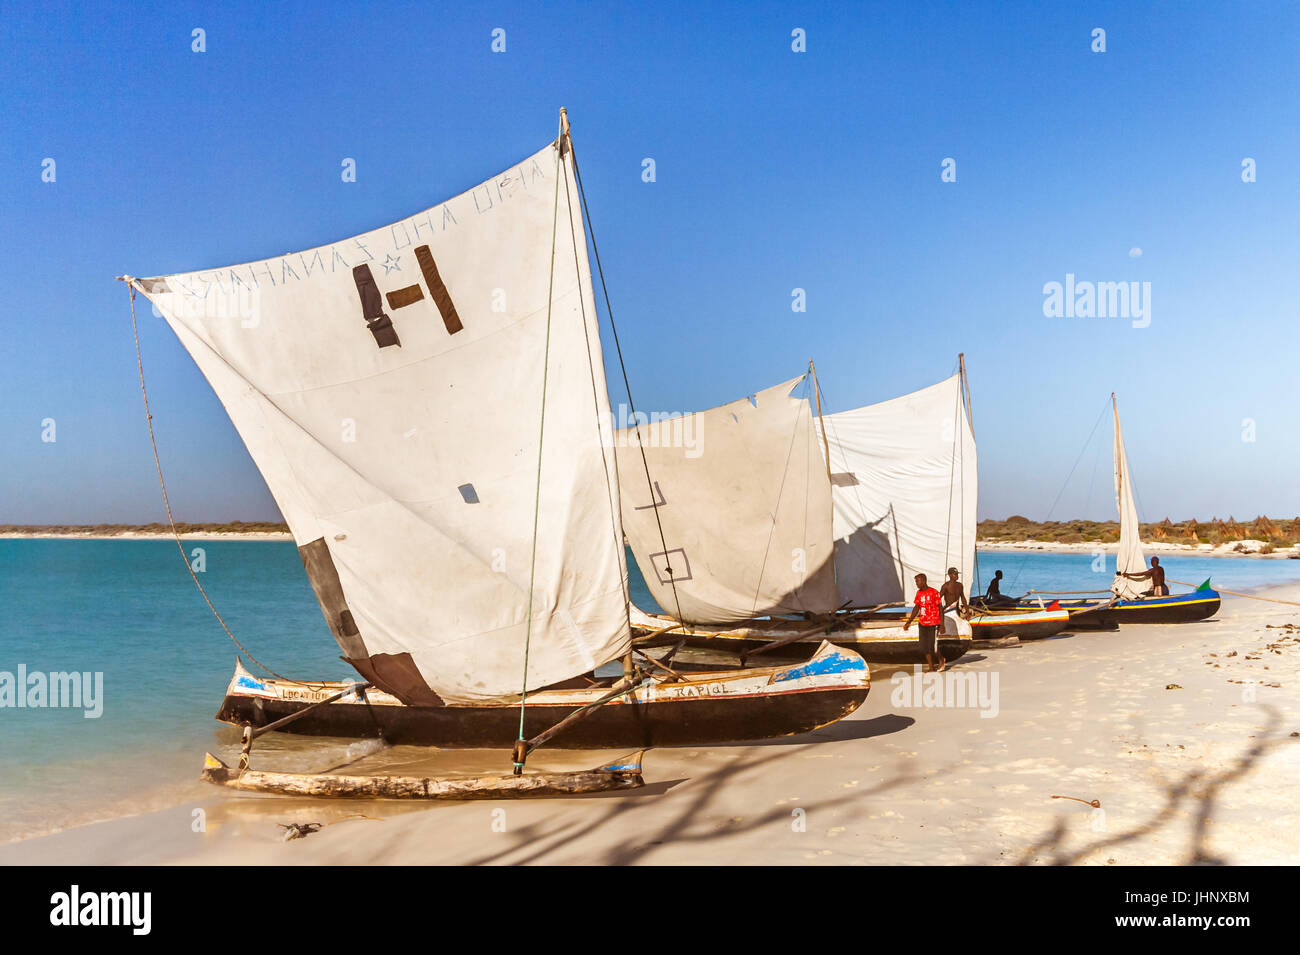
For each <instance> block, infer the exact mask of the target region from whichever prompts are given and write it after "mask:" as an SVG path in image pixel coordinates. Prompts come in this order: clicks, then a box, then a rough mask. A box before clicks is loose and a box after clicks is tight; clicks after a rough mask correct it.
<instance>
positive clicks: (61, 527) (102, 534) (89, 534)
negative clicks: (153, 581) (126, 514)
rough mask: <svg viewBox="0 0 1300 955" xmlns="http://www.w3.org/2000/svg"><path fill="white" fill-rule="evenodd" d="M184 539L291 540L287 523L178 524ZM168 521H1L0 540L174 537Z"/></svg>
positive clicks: (291, 536) (156, 538)
mask: <svg viewBox="0 0 1300 955" xmlns="http://www.w3.org/2000/svg"><path fill="white" fill-rule="evenodd" d="M176 531H177V533H178V534H179V536H180V538H181V539H182V540H235V541H291V540H293V535H292V534H290V533H289V526H288V525H287V524H277V523H274V522H272V521H249V522H245V521H231V522H229V523H224V524H177V525H176ZM172 538H173V535H172V529H171V528H170V527H169V526H168V525H166V524H48V525H42V524H0V540H172Z"/></svg>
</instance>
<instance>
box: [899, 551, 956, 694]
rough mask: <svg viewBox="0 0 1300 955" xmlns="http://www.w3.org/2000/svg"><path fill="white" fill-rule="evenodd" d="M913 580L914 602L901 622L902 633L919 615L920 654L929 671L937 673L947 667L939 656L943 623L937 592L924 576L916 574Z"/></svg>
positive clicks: (945, 662)
mask: <svg viewBox="0 0 1300 955" xmlns="http://www.w3.org/2000/svg"><path fill="white" fill-rule="evenodd" d="M914 579H915V580H916V600H915V602H914V603H913V604H912V612H911V613H909V614H908V615H907V620H905V621H904V622H903V632H904V633H906V632H907V629H908V628H909V627H910V626H912V621H913V620H915V619H916V616H917V614H920V615H921V652H922V653H924V654H925V662H926V664H927V665H928V666H929V667H930V671H931V672H932V673H938V672H939V671H941V670H943V669H944V667H946V666H947V665H948V664H947V661H946V660H944V658H943V657H942V656H940V655H939V625H940V624H941V623H943V614H941V613H940V612H939V601H940V597H939V591H937V590H935V589H934V588H933V587H931V586H930V585H929V584H928V583H927V582H926V579H925V574H917V575H916V577H915V578H914ZM935 661H938V662H937V663H936V662H935Z"/></svg>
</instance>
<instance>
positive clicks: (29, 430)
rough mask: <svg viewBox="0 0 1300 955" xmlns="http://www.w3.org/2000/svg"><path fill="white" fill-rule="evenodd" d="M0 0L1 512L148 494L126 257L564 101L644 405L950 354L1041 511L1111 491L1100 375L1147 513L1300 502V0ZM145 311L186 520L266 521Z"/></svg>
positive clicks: (257, 216) (539, 137)
mask: <svg viewBox="0 0 1300 955" xmlns="http://www.w3.org/2000/svg"><path fill="white" fill-rule="evenodd" d="M2 17H3V24H4V29H3V33H2V34H0V88H2V89H3V93H2V94H0V123H2V127H0V132H2V133H3V135H2V136H0V200H2V201H3V209H4V226H3V228H2V229H0V261H3V263H4V266H3V267H4V279H5V282H4V285H5V288H6V290H7V295H8V301H9V304H8V307H7V309H6V317H5V319H4V325H3V328H4V332H5V347H4V357H5V361H4V374H3V378H2V380H0V402H3V414H2V415H0V444H2V446H3V448H4V450H5V468H4V472H3V476H2V477H0V523H71V522H100V521H128V522H137V521H151V520H159V519H162V515H163V512H162V505H161V502H160V499H159V495H158V488H157V481H156V477H155V474H154V468H153V460H152V456H151V454H150V451H149V444H148V436H147V432H146V430H145V423H144V418H143V412H142V408H141V404H140V395H139V387H138V383H137V380H136V370H135V355H134V349H133V345H132V342H131V334H130V322H129V316H128V312H127V301H126V293H125V291H124V289H123V288H122V286H121V285H120V283H116V282H114V281H113V277H114V276H116V275H119V274H121V273H123V272H130V273H132V274H136V275H155V274H163V273H169V272H176V271H183V270H190V269H198V268H204V267H209V266H219V265H226V264H230V263H233V262H240V261H246V260H249V259H256V258H261V257H264V256H270V255H273V254H278V253H282V252H286V251H289V250H294V249H301V248H308V247H311V246H315V245H319V244H322V243H326V242H329V241H331V240H334V239H337V238H341V237H345V236H348V235H352V234H354V233H358V232H361V231H364V230H367V229H370V228H374V227H375V226H378V225H381V224H383V223H386V222H389V221H392V220H395V219H397V218H400V217H402V216H404V215H407V214H409V213H412V212H414V211H416V210H419V209H422V208H425V207H427V206H430V205H432V204H434V203H435V202H437V201H438V200H440V199H443V198H445V197H447V196H450V195H452V194H455V193H458V192H460V191H461V190H463V189H465V188H468V187H469V186H471V185H474V184H476V183H477V182H479V181H481V180H483V179H485V178H487V177H488V176H490V175H492V174H493V173H495V172H496V171H498V170H500V169H502V168H505V167H506V166H508V165H510V164H511V163H512V162H514V161H515V160H517V159H519V158H521V157H523V156H525V155H527V154H529V153H531V152H533V151H534V150H536V149H538V148H539V147H540V146H541V145H543V144H544V143H546V142H548V141H549V140H550V139H552V138H553V137H554V134H555V124H556V111H557V108H558V107H559V106H561V105H563V106H566V107H568V109H569V113H570V117H571V119H572V123H573V136H574V141H575V145H576V149H577V151H578V155H579V157H580V159H581V163H582V169H583V175H584V181H585V185H586V188H587V195H588V199H589V200H590V203H591V206H592V213H593V216H594V221H595V229H596V237H597V240H598V241H599V243H600V249H601V255H602V258H603V260H604V264H605V269H606V275H607V278H608V279H609V282H610V291H611V295H612V298H613V301H614V307H615V316H616V318H617V320H618V323H619V329H620V334H621V336H622V339H623V347H624V352H625V354H626V356H627V358H628V370H629V374H630V376H631V380H632V385H633V390H634V396H635V398H636V401H637V404H638V406H639V407H641V408H645V409H663V410H672V411H683V410H686V411H689V410H694V409H698V408H704V407H709V406H713V405H716V404H719V403H722V402H724V401H728V400H732V399H734V398H737V397H740V396H742V395H744V394H748V393H751V392H753V391H755V390H758V389H761V388H763V387H766V386H768V385H771V384H774V383H776V382H779V381H781V380H784V379H786V378H789V377H792V376H794V375H796V374H798V373H799V372H800V370H801V369H802V368H803V367H804V366H805V363H806V361H807V359H808V358H809V357H813V358H815V359H816V361H817V367H818V372H819V375H820V378H821V382H822V387H823V391H824V393H825V395H826V398H827V399H828V402H829V408H828V409H827V410H838V409H843V408H849V407H853V406H856V405H860V404H864V403H868V402H873V401H878V400H882V399H885V398H888V397H891V396H894V395H896V394H900V393H902V392H905V391H909V390H912V389H915V388H918V387H922V386H924V385H926V384H929V383H932V382H933V381H936V380H938V379H940V378H942V377H944V376H946V375H947V374H949V373H950V372H951V371H952V370H953V368H954V366H955V362H956V354H957V352H959V351H964V352H965V353H966V356H967V364H968V367H969V370H970V374H971V387H972V406H973V410H974V417H975V429H976V437H977V439H978V441H979V446H980V479H981V493H980V498H981V499H980V512H981V516H982V517H1002V516H1006V515H1007V514H1009V513H1022V514H1026V515H1028V516H1031V517H1036V518H1043V517H1047V516H1049V509H1051V508H1052V504H1053V501H1054V500H1056V499H1057V497H1058V494H1059V495H1060V501H1059V503H1057V504H1056V507H1055V510H1054V511H1052V512H1051V514H1050V516H1052V517H1055V518H1068V517H1076V516H1087V517H1098V518H1109V517H1113V516H1114V505H1113V498H1112V497H1111V492H1110V487H1109V485H1110V474H1109V441H1110V430H1109V422H1108V421H1103V422H1102V425H1101V426H1100V427H1099V428H1098V429H1097V432H1096V434H1095V435H1094V437H1093V443H1092V444H1091V445H1089V446H1087V447H1086V448H1085V440H1086V439H1087V437H1088V435H1089V432H1090V431H1091V429H1092V428H1093V425H1094V423H1095V422H1096V421H1097V417H1098V415H1099V413H1101V412H1102V410H1103V408H1104V407H1105V406H1106V404H1107V401H1108V397H1109V394H1110V392H1111V391H1112V390H1113V391H1116V392H1118V394H1119V396H1120V410H1121V412H1122V414H1123V415H1124V427H1125V435H1126V439H1127V444H1128V452H1129V460H1130V463H1131V465H1132V467H1133V470H1134V475H1135V481H1136V486H1137V488H1138V492H1139V508H1140V511H1141V516H1142V517H1143V519H1148V520H1150V519H1157V520H1158V519H1160V518H1162V517H1165V516H1166V515H1168V516H1171V517H1173V518H1175V519H1179V518H1183V517H1190V516H1195V517H1198V518H1201V519H1208V518H1209V517H1210V516H1212V515H1216V514H1217V515H1219V516H1222V517H1226V516H1228V515H1229V514H1233V515H1234V516H1236V517H1237V518H1239V519H1240V518H1248V517H1254V516H1255V514H1256V513H1259V512H1266V513H1269V514H1271V515H1274V516H1287V517H1290V516H1294V515H1296V514H1298V513H1300V498H1298V496H1297V494H1296V493H1295V491H1294V490H1293V488H1294V485H1295V481H1294V478H1293V474H1294V473H1295V472H1296V471H1297V468H1298V467H1300V441H1297V440H1296V427H1295V424H1294V415H1295V412H1294V410H1293V400H1292V392H1293V390H1294V385H1295V382H1296V380H1297V372H1296V370H1295V368H1296V358H1295V354H1296V348H1295V346H1296V343H1297V334H1296V331H1295V328H1296V324H1297V319H1298V318H1300V316H1298V315H1297V311H1298V308H1300V307H1298V305H1297V299H1296V297H1295V295H1294V294H1293V293H1294V287H1295V282H1296V265H1297V263H1298V262H1300V226H1298V225H1297V224H1298V223H1300V190H1297V187H1296V171H1295V165H1296V159H1297V156H1300V115H1298V114H1300V88H1298V87H1300V84H1298V83H1297V77H1298V75H1300V29H1298V27H1300V7H1297V6H1296V5H1294V4H1288V3H1268V2H1262V3H1252V4H1248V5H1240V4H1228V3H1224V4H1203V3H1201V4H1198V3H1141V4H1134V3H1121V4H1069V5H1065V4H1041V3H1025V4H996V5H994V4H975V3H953V4H937V3H901V2H896V3H888V4H853V5H844V6H843V7H842V8H839V7H836V6H831V5H822V4H817V5H798V4H752V3H747V4H734V5H725V4H709V5H708V6H707V8H697V9H692V8H691V7H689V6H673V5H664V4H543V3H529V4H519V5H510V4H485V5H481V6H479V5H473V6H471V5H465V4H433V3H419V4H386V3H373V4H343V3H336V4H328V3H323V4H315V5H312V6H310V7H307V6H305V5H304V8H303V9H302V10H300V11H296V12H295V11H293V10H289V9H282V8H280V7H278V6H267V5H262V4H252V3H247V4H244V3H230V4H224V5H223V9H222V10H221V12H211V11H208V10H205V9H204V8H203V7H202V6H200V5H191V4H184V3H167V4H157V5H154V6H153V7H152V8H150V7H149V6H148V5H141V6H139V7H138V8H134V9H133V10H132V12H131V13H130V14H129V15H127V14H124V13H123V12H122V10H121V9H120V8H110V7H109V6H108V5H104V6H103V8H102V9H99V10H98V11H95V10H93V9H92V10H89V11H88V10H86V9H83V8H82V7H80V6H76V7H74V6H72V5H62V6H60V5H50V6H48V7H42V8H40V9H35V8H33V9H20V8H17V7H16V6H14V5H11V4H6V5H5V6H4V8H3V13H2ZM196 27H201V28H203V29H204V30H205V31H206V42H207V51H206V52H204V53H195V52H192V51H191V30H193V29H194V28H196ZM497 27H500V28H503V29H505V30H506V43H507V48H506V52H505V53H500V54H494V53H492V52H491V50H490V43H491V39H492V38H491V32H492V30H493V29H494V28H497ZM1098 27H1100V28H1103V29H1104V30H1105V31H1106V51H1105V52H1104V53H1094V52H1092V50H1091V48H1090V47H1091V44H1092V31H1093V29H1094V28H1098ZM795 28H802V29H804V30H805V31H806V35H807V52H805V53H795V52H793V51H792V50H791V31H792V30H793V29H795ZM46 157H50V158H53V159H54V160H55V162H56V164H57V165H56V175H57V179H56V181H55V182H54V183H46V182H42V179H41V172H42V161H43V159H45V158H46ZM344 157H352V158H355V159H356V160H357V182H355V183H343V182H341V180H340V175H339V171H340V162H341V160H342V159H343V158H344ZM646 157H650V158H653V159H654V160H655V163H656V173H657V181H656V182H654V183H645V182H643V181H642V179H641V170H642V160H643V159H644V158H646ZM948 157H951V158H953V159H955V160H956V163H957V166H956V169H957V181H956V182H950V183H945V182H942V181H941V178H940V173H941V163H942V161H943V160H944V159H945V158H948ZM1247 157H1249V158H1252V159H1254V160H1255V163H1256V170H1257V181H1255V182H1252V183H1244V182H1243V181H1242V175H1241V173H1242V161H1243V159H1245V158H1247ZM1134 249H1141V255H1140V256H1134V255H1132V254H1131V250H1134ZM1067 273H1072V274H1074V275H1076V276H1077V278H1078V279H1079V280H1081V281H1082V280H1090V281H1105V282H1140V283H1141V282H1149V283H1151V285H1150V287H1151V302H1150V306H1151V323H1150V326H1149V327H1146V328H1134V327H1132V323H1131V322H1130V321H1128V320H1125V319H1120V318H1108V319H1083V318H1048V317H1045V316H1044V314H1043V300H1044V295H1043V285H1044V283H1047V282H1051V281H1057V282H1064V281H1065V276H1066V274H1067ZM794 288H803V289H805V290H806V294H807V311H806V312H805V313H795V312H792V311H791V307H790V303H791V290H792V289H794ZM141 318H142V336H143V344H144V354H145V365H146V371H147V374H148V380H149V385H150V394H151V399H152V401H153V406H154V408H153V410H154V415H155V424H156V426H157V430H158V437H159V444H160V448H161V451H162V455H163V464H164V468H165V470H166V473H167V478H168V485H169V489H170V490H171V492H172V501H173V505H174V507H175V509H176V512H177V516H178V519H182V520H194V521H199V520H234V519H244V520H259V519H272V518H275V517H276V516H277V512H276V510H275V505H274V503H273V502H272V500H271V498H270V495H269V494H268V493H267V491H266V489H265V487H264V485H263V484H262V481H261V479H260V477H259V476H258V474H257V472H256V470H255V469H254V467H253V466H252V463H251V461H250V460H249V458H248V456H247V453H246V452H245V451H244V449H243V446H242V444H241V443H240V442H239V439H238V437H237V436H236V435H235V432H234V430H233V428H232V427H231V426H230V423H229V421H228V420H227V419H226V417H225V414H224V412H223V411H222V409H221V407H220V405H219V404H218V402H217V401H216V399H215V397H214V396H213V395H212V393H211V391H210V390H209V389H208V387H207V384H206V383H205V382H204V380H203V378H202V376H201V375H200V374H199V372H198V371H197V369H196V368H195V367H194V365H193V364H192V363H191V362H190V360H189V358H188V357H187V356H186V355H185V353H184V352H183V350H182V349H181V348H180V346H179V345H178V344H177V342H176V341H175V339H174V337H173V336H172V334H171V332H170V331H169V330H168V329H167V328H166V326H165V325H164V323H163V322H162V321H161V320H160V319H157V318H154V317H153V316H152V315H151V313H150V312H149V310H148V309H147V308H146V309H144V311H143V313H142V315H141ZM606 357H607V359H608V360H609V361H611V362H612V360H613V349H612V348H607V356H606ZM614 372H616V369H615V368H613V366H612V364H611V376H610V380H611V397H612V399H613V401H614V403H615V404H616V405H617V403H618V402H619V401H621V400H623V399H624V395H623V393H622V386H621V384H620V383H619V379H618V377H617V375H616V374H615V373H614ZM47 418H52V419H54V421H55V423H56V429H57V430H56V437H57V440H56V441H54V442H53V443H49V442H43V441H42V440H41V434H42V421H43V420H44V419H47ZM1245 419H1250V420H1251V421H1253V422H1254V437H1255V440H1254V441H1243V439H1242V438H1243V428H1244V425H1243V422H1244V421H1245ZM1081 452H1082V457H1080V453H1081ZM1076 459H1078V460H1079V462H1080V463H1079V465H1078V469H1077V470H1076V472H1075V474H1074V478H1073V479H1072V480H1071V481H1070V482H1069V483H1068V484H1065V482H1066V475H1067V474H1068V473H1069V472H1070V469H1071V466H1072V465H1073V464H1074V462H1075V461H1076ZM1063 485H1065V486H1064V490H1062V488H1063Z"/></svg>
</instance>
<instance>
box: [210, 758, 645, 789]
mask: <svg viewBox="0 0 1300 955" xmlns="http://www.w3.org/2000/svg"><path fill="white" fill-rule="evenodd" d="M200 778H201V779H202V780H203V781H204V782H208V783H212V784H214V785H217V786H225V787H226V788H227V789H237V790H240V791H241V792H258V793H273V794H276V795H280V796H312V797H317V798H318V797H322V796H324V797H330V798H340V799H519V798H523V797H526V796H569V795H574V794H577V793H597V792H611V791H615V790H620V789H637V788H639V787H641V786H644V785H645V779H644V778H643V777H642V775H641V754H640V753H636V754H634V755H632V756H628V757H625V758H624V759H621V760H617V761H616V762H614V763H610V764H608V765H605V766H601V767H599V768H598V769H592V770H589V771H587V772H577V773H534V772H525V773H521V774H520V775H518V776H514V775H510V776H442V777H418V776H342V775H335V774H333V773H273V772H262V771H260V770H255V769H247V770H244V771H243V772H242V773H241V772H240V771H239V770H237V769H232V768H231V767H229V766H227V765H226V764H225V763H223V762H222V761H221V760H219V759H217V758H216V757H215V756H213V755H212V754H211V753H208V754H207V755H206V757H205V759H204V762H203V772H202V774H201V776H200Z"/></svg>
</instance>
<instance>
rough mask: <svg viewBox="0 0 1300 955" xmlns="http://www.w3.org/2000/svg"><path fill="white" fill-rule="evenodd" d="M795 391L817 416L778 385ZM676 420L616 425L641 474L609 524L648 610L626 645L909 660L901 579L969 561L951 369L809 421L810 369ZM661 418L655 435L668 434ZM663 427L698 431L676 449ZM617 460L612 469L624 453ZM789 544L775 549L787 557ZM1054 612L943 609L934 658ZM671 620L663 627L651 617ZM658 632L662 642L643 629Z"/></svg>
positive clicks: (623, 475)
mask: <svg viewBox="0 0 1300 955" xmlns="http://www.w3.org/2000/svg"><path fill="white" fill-rule="evenodd" d="M800 386H804V390H808V389H809V386H811V390H812V391H813V394H814V395H815V396H816V405H817V411H816V413H815V414H814V411H813V402H812V401H810V400H808V399H807V398H806V397H797V396H796V395H795V394H794V392H796V391H798V390H799V389H800ZM688 417H689V419H690V420H687V421H685V422H683V421H681V420H679V419H670V420H669V421H664V422H658V423H652V424H650V425H648V426H646V425H642V426H641V427H640V429H639V431H638V432H637V433H636V434H634V433H633V429H625V430H624V431H622V432H620V433H619V438H620V443H621V444H623V443H632V442H634V441H638V440H639V441H640V443H641V444H642V445H643V447H644V455H645V463H646V466H647V468H648V470H649V472H650V474H651V476H652V479H653V482H654V485H653V486H654V498H653V500H648V501H640V502H638V503H639V506H638V507H636V508H635V509H634V512H633V513H634V515H635V516H633V517H631V518H629V519H628V520H627V522H626V523H625V528H626V529H627V532H628V541H629V544H630V546H631V549H632V552H633V554H634V556H635V557H636V560H637V563H638V565H639V566H640V568H641V571H642V573H643V575H644V576H645V578H646V581H647V584H648V586H649V588H650V590H651V593H652V595H653V596H654V598H655V600H656V601H657V602H658V603H659V606H660V607H662V608H664V610H665V613H664V614H662V615H651V614H644V613H643V614H641V616H640V617H639V618H634V621H633V623H634V629H635V632H636V633H637V634H638V635H639V636H640V637H641V639H642V640H647V641H649V640H655V641H656V642H659V643H671V642H673V641H674V640H675V639H682V638H684V639H685V641H686V643H687V645H688V646H692V647H698V648H705V649H713V650H722V651H728V652H732V653H735V654H736V655H738V656H740V657H741V658H742V659H745V658H747V657H750V656H755V655H757V654H760V653H765V654H770V655H771V656H772V657H778V656H802V657H807V656H808V655H809V654H810V653H812V652H813V651H814V650H815V649H816V648H817V646H818V645H819V644H820V642H821V641H822V640H824V639H825V640H830V641H832V642H833V643H835V644H836V645H837V646H842V647H847V648H851V649H853V650H854V651H856V652H857V653H859V654H861V655H862V656H863V658H864V659H866V660H868V661H870V662H872V663H882V664H906V663H921V662H923V661H924V654H923V652H922V649H921V644H920V639H919V635H918V633H917V631H916V630H907V631H905V630H904V629H903V627H902V616H903V615H904V614H905V613H906V609H907V603H906V602H907V601H909V600H910V599H911V598H912V597H913V596H914V594H915V585H914V583H913V580H912V578H913V577H914V575H915V574H916V573H918V572H920V573H925V574H927V575H928V576H929V578H930V581H931V582H932V584H935V585H937V584H939V583H940V582H941V580H942V578H943V576H944V571H945V570H946V568H947V567H949V566H955V567H957V568H958V569H959V573H960V574H961V575H962V578H963V579H964V580H966V581H969V580H971V579H972V572H973V567H974V563H975V505H976V495H977V471H976V454H975V442H974V437H973V434H972V431H971V428H970V420H969V415H968V412H967V409H966V405H965V398H964V367H963V371H962V373H959V374H956V375H953V376H952V377H951V378H949V379H947V380H946V381H943V382H940V383H938V384H936V385H933V386H931V387H929V388H925V389H922V390H921V391H917V392H914V393H912V394H908V395H904V396H902V397H900V398H896V399H893V400H891V401H887V402H882V403H880V404H877V405H870V406H867V407H865V408H858V409H854V410H851V411H846V412H840V413H837V414H830V415H825V416H823V415H822V414H821V413H820V393H819V392H818V391H817V389H816V370H815V368H814V367H813V366H812V364H811V363H810V365H809V371H808V372H807V373H805V374H804V375H802V376H800V377H799V378H795V379H791V380H790V381H787V382H784V383H782V384H780V385H777V386H775V387H773V388H769V389H766V390H765V391H761V392H758V393H757V394H755V395H754V396H752V397H750V398H748V399H742V400H740V401H737V402H732V403H730V404H727V405H723V406H721V407H719V408H714V409H711V410H709V411H704V412H698V413H696V414H694V415H691V416H688ZM670 429H671V430H670ZM679 433H692V434H698V435H702V436H703V437H704V439H705V440H706V442H707V447H708V451H709V453H708V455H707V456H706V455H692V454H691V453H690V449H689V448H684V446H683V443H682V442H681V441H680V440H674V435H675V434H679ZM630 457H631V456H625V457H624V458H620V467H621V471H620V479H621V480H622V481H623V482H624V483H625V485H630V484H631V483H632V482H633V481H635V480H636V477H637V474H636V468H638V467H640V464H641V462H640V461H638V460H635V459H632V460H628V458H630ZM787 555H789V556H787ZM1068 620H1069V616H1068V614H1066V613H1065V612H1064V611H1062V610H1060V609H1059V608H1057V609H1051V610H1017V611H1016V612H1015V613H1014V614H1009V615H1003V614H995V613H982V612H977V613H974V614H972V619H971V620H969V621H968V620H966V619H963V618H961V617H960V616H958V615H957V614H955V613H950V614H948V615H946V617H945V620H944V626H943V628H942V631H941V633H940V634H939V636H938V649H939V652H940V653H941V654H942V655H943V656H944V658H945V659H947V660H949V661H951V660H955V659H957V658H958V657H960V656H961V655H962V654H963V653H965V652H966V650H967V649H969V647H970V646H971V641H972V636H973V635H979V636H981V637H983V636H985V635H986V632H987V631H989V630H993V629H994V628H1003V631H1002V632H1014V631H1012V630H1011V629H1010V628H1015V627H1017V626H1018V625H1019V626H1020V627H1023V628H1025V629H1032V628H1035V627H1038V628H1043V629H1046V630H1048V631H1050V632H1052V633H1056V632H1059V631H1060V630H1061V629H1063V628H1064V626H1065V625H1066V623H1067V622H1068ZM674 623H675V624H677V626H676V627H674V628H673V629H671V630H665V627H666V626H671V625H673V624H674ZM660 632H662V634H663V635H662V637H660V636H658V634H659V633H660Z"/></svg>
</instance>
